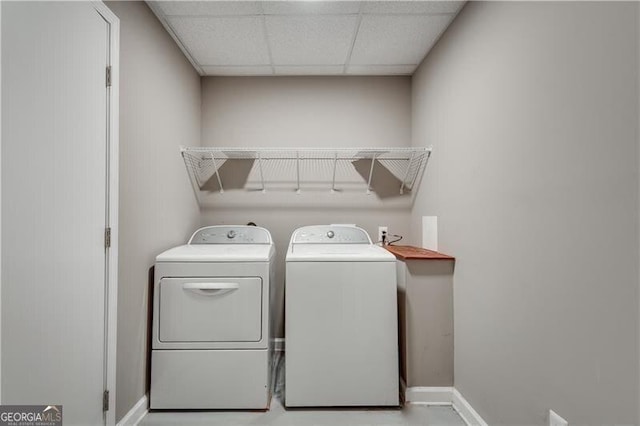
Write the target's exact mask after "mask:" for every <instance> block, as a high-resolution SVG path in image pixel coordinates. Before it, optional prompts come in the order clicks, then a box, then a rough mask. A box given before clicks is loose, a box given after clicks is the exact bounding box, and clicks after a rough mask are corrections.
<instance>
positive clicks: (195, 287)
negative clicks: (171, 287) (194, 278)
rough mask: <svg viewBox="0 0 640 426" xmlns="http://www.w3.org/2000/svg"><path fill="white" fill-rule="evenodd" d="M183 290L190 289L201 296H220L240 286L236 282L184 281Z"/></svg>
mask: <svg viewBox="0 0 640 426" xmlns="http://www.w3.org/2000/svg"><path fill="white" fill-rule="evenodd" d="M182 288H183V289H184V290H189V291H192V292H194V293H196V294H199V295H201V296H220V295H222V294H225V293H229V292H230V291H234V290H237V289H238V288H240V284H238V283H184V284H183V285H182Z"/></svg>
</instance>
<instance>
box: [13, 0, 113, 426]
mask: <svg viewBox="0 0 640 426" xmlns="http://www.w3.org/2000/svg"><path fill="white" fill-rule="evenodd" d="M91 4H92V6H93V7H94V9H95V10H96V12H98V13H99V14H100V15H101V16H102V17H103V18H104V20H105V21H106V22H107V24H108V25H109V65H110V66H111V87H110V88H109V89H108V91H107V100H108V108H107V115H108V116H107V120H108V126H107V144H108V154H107V161H108V166H107V171H108V179H107V185H108V187H107V194H108V195H107V211H106V214H107V223H106V224H105V226H108V227H110V228H111V246H110V248H108V249H106V250H107V252H106V262H107V268H106V274H107V280H106V288H105V307H106V309H105V315H106V317H105V346H106V347H105V355H106V362H105V376H104V377H105V389H107V390H109V410H108V411H107V412H106V415H105V424H106V425H107V426H114V425H115V423H116V421H115V420H116V419H115V418H116V354H117V350H116V345H117V331H118V330H117V327H118V309H117V308H118V181H119V179H118V170H119V168H118V155H119V154H118V152H119V134H120V131H119V129H120V126H119V116H120V115H119V105H120V104H119V89H120V81H119V74H120V61H119V59H120V19H119V18H118V17H117V16H116V15H115V14H114V13H113V12H112V11H111V9H109V8H108V7H107V6H106V5H105V4H104V3H103V2H102V1H98V0H92V1H91ZM1 18H2V3H1V2H0V57H1V34H2V31H1V29H2V19H1ZM1 76H2V67H1V63H0V81H1ZM1 86H2V85H1V84H0V98H1V95H2V87H1ZM1 156H2V106H1V102H0V159H1V158H2V157H1ZM0 184H1V181H0ZM0 195H1V186H0ZM1 200H2V197H1V196H0V220H1V211H2V209H1V203H2V201H1ZM1 236H2V226H1V221H0V254H1V253H2V239H1ZM1 265H2V263H1V262H0V272H1V267H2V266H1ZM1 291H2V280H1V275H0V301H1V300H2V299H1V298H2V292H1ZM1 306H2V304H1V303H0V318H1ZM0 321H1V320H0ZM1 326H2V324H1V322H0V337H1V333H2V328H1ZM1 342H2V339H1V338H0V361H1V354H2V343H1ZM1 378H2V364H1V362H0V380H1ZM0 391H1V387H0ZM1 402H2V394H1V393H0V403H1Z"/></svg>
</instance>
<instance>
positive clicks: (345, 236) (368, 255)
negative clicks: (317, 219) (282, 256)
mask: <svg viewBox="0 0 640 426" xmlns="http://www.w3.org/2000/svg"><path fill="white" fill-rule="evenodd" d="M287 261H288V262H313V261H318V262H320V261H325V262H326V261H332V262H356V261H357V262H384V261H390V262H393V261H395V256H394V255H393V254H391V253H389V252H388V251H387V250H385V249H383V248H382V247H379V246H377V245H374V244H373V243H372V242H371V239H370V238H369V234H367V232H366V231H365V230H364V229H362V228H358V227H356V226H349V225H314V226H305V227H302V228H299V229H297V230H296V231H295V232H294V233H293V235H292V237H291V242H290V244H289V250H288V252H287Z"/></svg>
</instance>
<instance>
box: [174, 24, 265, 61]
mask: <svg viewBox="0 0 640 426" xmlns="http://www.w3.org/2000/svg"><path fill="white" fill-rule="evenodd" d="M167 20H168V22H169V25H170V26H171V27H172V28H173V31H174V32H175V33H176V35H177V36H178V38H179V39H180V40H181V41H182V43H183V44H184V46H185V47H186V48H187V50H188V51H189V53H190V54H191V55H192V57H193V59H194V60H195V61H196V62H197V63H198V64H200V65H268V64H269V63H270V62H269V53H268V47H267V42H266V40H265V37H264V30H263V26H262V18H261V17H249V16H247V17H224V18H213V17H207V18H191V17H190V18H184V17H169V18H167Z"/></svg>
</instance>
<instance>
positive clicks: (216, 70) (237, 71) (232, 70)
mask: <svg viewBox="0 0 640 426" xmlns="http://www.w3.org/2000/svg"><path fill="white" fill-rule="evenodd" d="M202 71H204V73H205V74H206V75H273V70H272V69H271V66H269V65H261V66H247V67H235V66H214V67H212V66H207V67H202Z"/></svg>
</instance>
